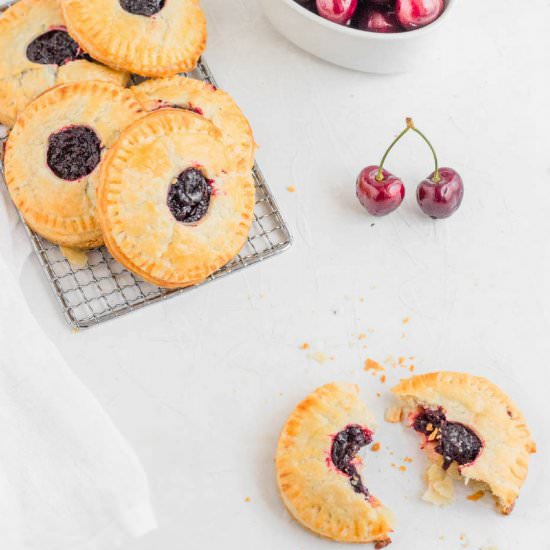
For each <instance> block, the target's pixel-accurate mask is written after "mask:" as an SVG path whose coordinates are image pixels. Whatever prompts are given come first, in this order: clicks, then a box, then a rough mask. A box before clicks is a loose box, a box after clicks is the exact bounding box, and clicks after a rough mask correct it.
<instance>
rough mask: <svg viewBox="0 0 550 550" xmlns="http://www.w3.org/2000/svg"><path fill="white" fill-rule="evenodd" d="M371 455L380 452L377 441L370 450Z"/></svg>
mask: <svg viewBox="0 0 550 550" xmlns="http://www.w3.org/2000/svg"><path fill="white" fill-rule="evenodd" d="M370 450H371V451H372V452H373V453H377V452H378V451H379V450H380V443H378V441H377V442H376V443H375V444H374V445H373V446H372V447H371V448H370Z"/></svg>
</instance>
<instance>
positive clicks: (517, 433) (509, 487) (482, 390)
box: [392, 372, 536, 514]
mask: <svg viewBox="0 0 550 550" xmlns="http://www.w3.org/2000/svg"><path fill="white" fill-rule="evenodd" d="M392 391H393V393H394V394H395V395H396V396H397V397H398V398H400V400H401V402H402V404H403V406H404V412H405V415H404V417H405V419H406V422H407V423H408V424H409V425H410V426H411V427H412V428H413V429H414V430H415V431H416V432H418V433H419V434H420V435H421V436H422V438H423V448H424V449H425V450H426V451H428V453H429V456H430V458H431V460H432V461H434V462H435V463H436V464H438V465H439V466H441V467H442V468H443V469H444V470H448V471H449V472H454V473H456V474H460V475H461V476H462V478H463V479H464V481H465V482H469V481H477V482H481V483H482V484H484V485H485V486H487V487H488V488H489V489H490V490H491V492H492V493H493V495H494V496H495V498H496V501H497V506H498V509H499V510H500V512H502V513H503V514H509V513H510V512H511V511H512V509H513V506H514V503H515V501H516V499H517V498H518V496H519V492H520V490H521V487H522V486H523V483H524V481H525V479H526V477H527V469H528V465H529V455H530V454H531V453H534V452H535V451H536V446H535V442H534V441H533V439H532V437H531V434H530V432H529V428H528V427H527V423H526V421H525V418H524V417H523V415H522V413H521V411H520V410H519V409H518V408H517V407H516V406H515V405H514V404H513V403H512V401H511V400H510V398H509V397H508V396H507V395H505V394H504V393H503V392H502V391H501V390H500V389H499V388H498V387H497V386H495V385H494V384H492V383H491V382H489V381H488V380H486V379H485V378H480V377H477V376H471V375H469V374H465V373H455V372H434V373H430V374H424V375H419V376H414V377H412V378H409V379H407V380H402V381H401V383H400V384H398V385H397V386H396V387H395V388H393V390H392Z"/></svg>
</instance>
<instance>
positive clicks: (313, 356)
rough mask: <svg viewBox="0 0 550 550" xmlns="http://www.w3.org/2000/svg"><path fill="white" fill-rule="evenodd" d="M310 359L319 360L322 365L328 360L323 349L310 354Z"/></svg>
mask: <svg viewBox="0 0 550 550" xmlns="http://www.w3.org/2000/svg"><path fill="white" fill-rule="evenodd" d="M308 357H309V358H310V359H313V360H314V361H317V363H319V364H320V365H322V364H323V363H325V362H326V361H327V356H326V355H325V354H324V353H323V352H322V351H314V352H313V353H310V354H309V355H308Z"/></svg>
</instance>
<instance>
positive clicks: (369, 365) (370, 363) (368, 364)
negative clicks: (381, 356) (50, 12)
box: [363, 359, 386, 374]
mask: <svg viewBox="0 0 550 550" xmlns="http://www.w3.org/2000/svg"><path fill="white" fill-rule="evenodd" d="M363 370H365V371H367V372H368V371H370V372H371V373H372V374H375V373H376V372H380V371H382V372H384V371H385V370H386V369H385V368H384V367H383V366H382V365H381V364H380V363H378V361H375V360H374V359H365V363H364V366H363Z"/></svg>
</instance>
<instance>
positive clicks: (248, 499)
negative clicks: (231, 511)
mask: <svg viewBox="0 0 550 550" xmlns="http://www.w3.org/2000/svg"><path fill="white" fill-rule="evenodd" d="M251 500H252V499H251V498H250V497H246V498H245V499H244V501H245V502H250V501H251Z"/></svg>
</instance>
